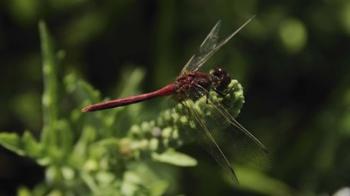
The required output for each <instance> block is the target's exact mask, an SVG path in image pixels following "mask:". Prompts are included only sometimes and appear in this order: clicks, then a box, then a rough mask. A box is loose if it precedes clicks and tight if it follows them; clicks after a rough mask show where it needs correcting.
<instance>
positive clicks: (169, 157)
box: [152, 149, 197, 167]
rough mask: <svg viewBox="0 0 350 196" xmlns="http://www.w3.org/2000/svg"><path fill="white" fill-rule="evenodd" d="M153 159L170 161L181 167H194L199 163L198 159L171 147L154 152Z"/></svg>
mask: <svg viewBox="0 0 350 196" xmlns="http://www.w3.org/2000/svg"><path fill="white" fill-rule="evenodd" d="M152 159H153V160H155V161H158V162H163V163H168V164H172V165H176V166H181V167H192V166H196V165H197V160H196V159H194V158H192V157H190V156H189V155H186V154H183V153H180V152H177V151H175V150H174V149H169V150H167V151H165V152H164V153H161V154H158V153H152Z"/></svg>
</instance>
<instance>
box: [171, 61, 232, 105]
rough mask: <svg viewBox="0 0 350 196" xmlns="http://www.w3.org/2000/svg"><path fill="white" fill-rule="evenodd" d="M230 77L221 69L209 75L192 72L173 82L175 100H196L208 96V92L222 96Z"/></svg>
mask: <svg viewBox="0 0 350 196" xmlns="http://www.w3.org/2000/svg"><path fill="white" fill-rule="evenodd" d="M230 82H231V77H230V75H229V74H228V73H227V72H226V71H224V70H223V69H221V68H216V69H214V70H212V71H210V74H207V73H203V72H199V71H193V72H189V73H186V74H184V75H182V76H180V77H178V78H177V79H176V81H175V98H176V99H178V101H183V100H185V99H192V100H197V99H198V98H200V97H202V96H203V95H208V93H209V91H210V90H212V89H213V90H215V91H216V92H219V93H220V94H223V92H224V91H225V89H226V88H227V86H228V85H229V83H230Z"/></svg>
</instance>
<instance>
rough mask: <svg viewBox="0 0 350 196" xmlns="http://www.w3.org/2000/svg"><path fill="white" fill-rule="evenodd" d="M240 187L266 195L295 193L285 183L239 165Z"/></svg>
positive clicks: (237, 170) (237, 169) (237, 168)
mask: <svg viewBox="0 0 350 196" xmlns="http://www.w3.org/2000/svg"><path fill="white" fill-rule="evenodd" d="M236 173H237V176H238V177H239V184H240V188H243V189H248V190H252V191H255V192H258V193H261V194H264V195H265V194H266V195H286V196H288V195H295V193H293V190H292V189H291V188H290V187H289V186H288V185H287V184H285V183H283V182H281V181H279V180H277V179H274V178H271V177H269V176H267V175H265V174H263V173H262V172H260V171H258V170H254V169H249V168H246V167H237V166H236Z"/></svg>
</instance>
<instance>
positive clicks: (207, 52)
mask: <svg viewBox="0 0 350 196" xmlns="http://www.w3.org/2000/svg"><path fill="white" fill-rule="evenodd" d="M253 18H254V16H252V17H251V18H249V19H248V20H247V21H245V22H244V23H243V24H242V25H241V26H240V27H239V28H238V29H236V30H235V31H234V32H233V33H231V34H230V35H228V36H227V37H226V38H224V39H223V40H221V41H219V30H220V26H221V21H220V20H219V21H218V22H217V23H216V24H215V25H214V27H213V28H212V29H211V31H210V32H209V34H208V35H207V36H206V38H205V39H204V40H203V42H202V43H201V45H200V47H199V49H198V51H197V52H196V53H195V54H193V55H192V56H191V58H190V59H189V60H188V61H187V63H186V64H185V65H184V67H183V69H182V70H181V73H180V75H179V76H178V77H177V78H176V80H175V81H174V82H172V83H170V84H168V85H165V86H164V87H162V88H160V89H158V90H155V91H152V92H149V93H143V94H139V95H134V96H128V97H125V98H118V99H113V100H108V101H104V102H101V103H96V104H92V105H88V106H86V107H84V108H83V109H82V112H92V111H98V110H105V109H110V108H116V107H121V106H126V105H130V104H134V103H138V102H142V101H146V100H150V99H154V98H157V97H164V96H170V95H171V96H173V97H174V98H175V100H176V101H178V102H180V103H181V104H182V105H183V106H184V107H185V108H186V109H187V111H188V112H187V113H188V114H189V115H190V117H191V119H194V122H196V124H197V125H198V127H199V128H200V129H202V130H203V131H204V134H205V135H206V138H208V139H209V141H210V143H211V148H212V149H215V155H214V158H215V159H216V161H217V162H218V163H219V164H220V165H221V166H223V167H224V168H226V169H227V170H228V171H229V173H230V174H231V176H232V177H233V180H234V181H235V182H237V183H238V178H237V175H236V173H235V171H234V169H233V167H232V165H231V163H230V161H229V160H228V158H227V157H226V155H225V154H224V152H223V150H222V148H221V147H220V146H219V144H218V143H217V142H216V140H215V138H214V136H213V134H212V133H213V132H212V130H210V129H209V128H208V126H207V124H206V123H207V122H206V120H205V118H204V117H203V115H201V114H200V112H198V111H197V110H196V109H194V108H193V105H191V102H188V100H197V99H199V98H200V97H203V96H208V95H209V91H211V90H213V91H215V92H217V93H218V94H219V95H222V94H223V92H225V89H226V88H228V84H229V83H230V81H231V76H230V75H229V73H228V72H226V71H225V70H224V69H222V68H215V69H213V70H212V71H211V72H209V73H206V72H201V71H200V68H201V67H202V66H203V65H204V64H205V63H206V62H207V61H208V60H209V59H210V57H212V56H213V55H214V54H215V53H216V52H217V51H218V50H219V49H220V48H222V47H223V46H224V45H225V44H226V43H227V42H228V41H229V40H231V39H232V38H233V37H234V36H235V35H237V34H238V32H240V31H241V30H242V29H243V28H244V27H245V26H246V25H248V24H249V23H250V22H251V21H252V20H253ZM208 104H212V105H213V106H214V107H213V108H214V110H216V112H217V113H218V114H219V116H221V117H222V118H223V119H224V121H225V122H227V123H229V125H231V126H233V127H234V128H235V129H237V130H239V131H240V132H241V133H243V134H244V135H246V136H248V138H249V139H250V140H252V141H253V142H254V143H255V144H256V145H257V146H258V147H259V148H260V149H262V150H263V151H264V152H267V148H266V147H265V145H264V144H263V143H262V142H261V141H260V140H259V139H258V138H257V137H255V136H254V135H253V134H252V133H251V132H250V131H248V130H247V129H246V128H245V127H244V126H242V125H241V124H240V123H239V122H238V121H237V120H236V119H235V118H234V117H233V116H232V115H231V114H230V112H229V110H228V108H226V107H225V106H224V105H223V104H220V103H217V102H213V101H210V99H209V101H208Z"/></svg>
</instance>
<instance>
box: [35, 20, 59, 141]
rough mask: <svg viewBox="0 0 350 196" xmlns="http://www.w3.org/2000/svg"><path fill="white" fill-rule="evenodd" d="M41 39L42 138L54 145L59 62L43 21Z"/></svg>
mask: <svg viewBox="0 0 350 196" xmlns="http://www.w3.org/2000/svg"><path fill="white" fill-rule="evenodd" d="M39 33H40V40H41V53H42V58H43V62H42V63H43V65H42V67H43V80H44V92H43V96H42V106H43V120H44V127H43V132H42V139H43V141H44V142H45V143H47V144H50V145H53V144H56V141H55V135H56V133H55V130H56V129H55V123H56V121H57V119H58V106H59V104H58V80H57V62H56V57H55V51H54V49H53V45H52V39H51V36H50V34H49V32H48V29H47V27H46V25H45V23H44V22H43V21H40V22H39Z"/></svg>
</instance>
